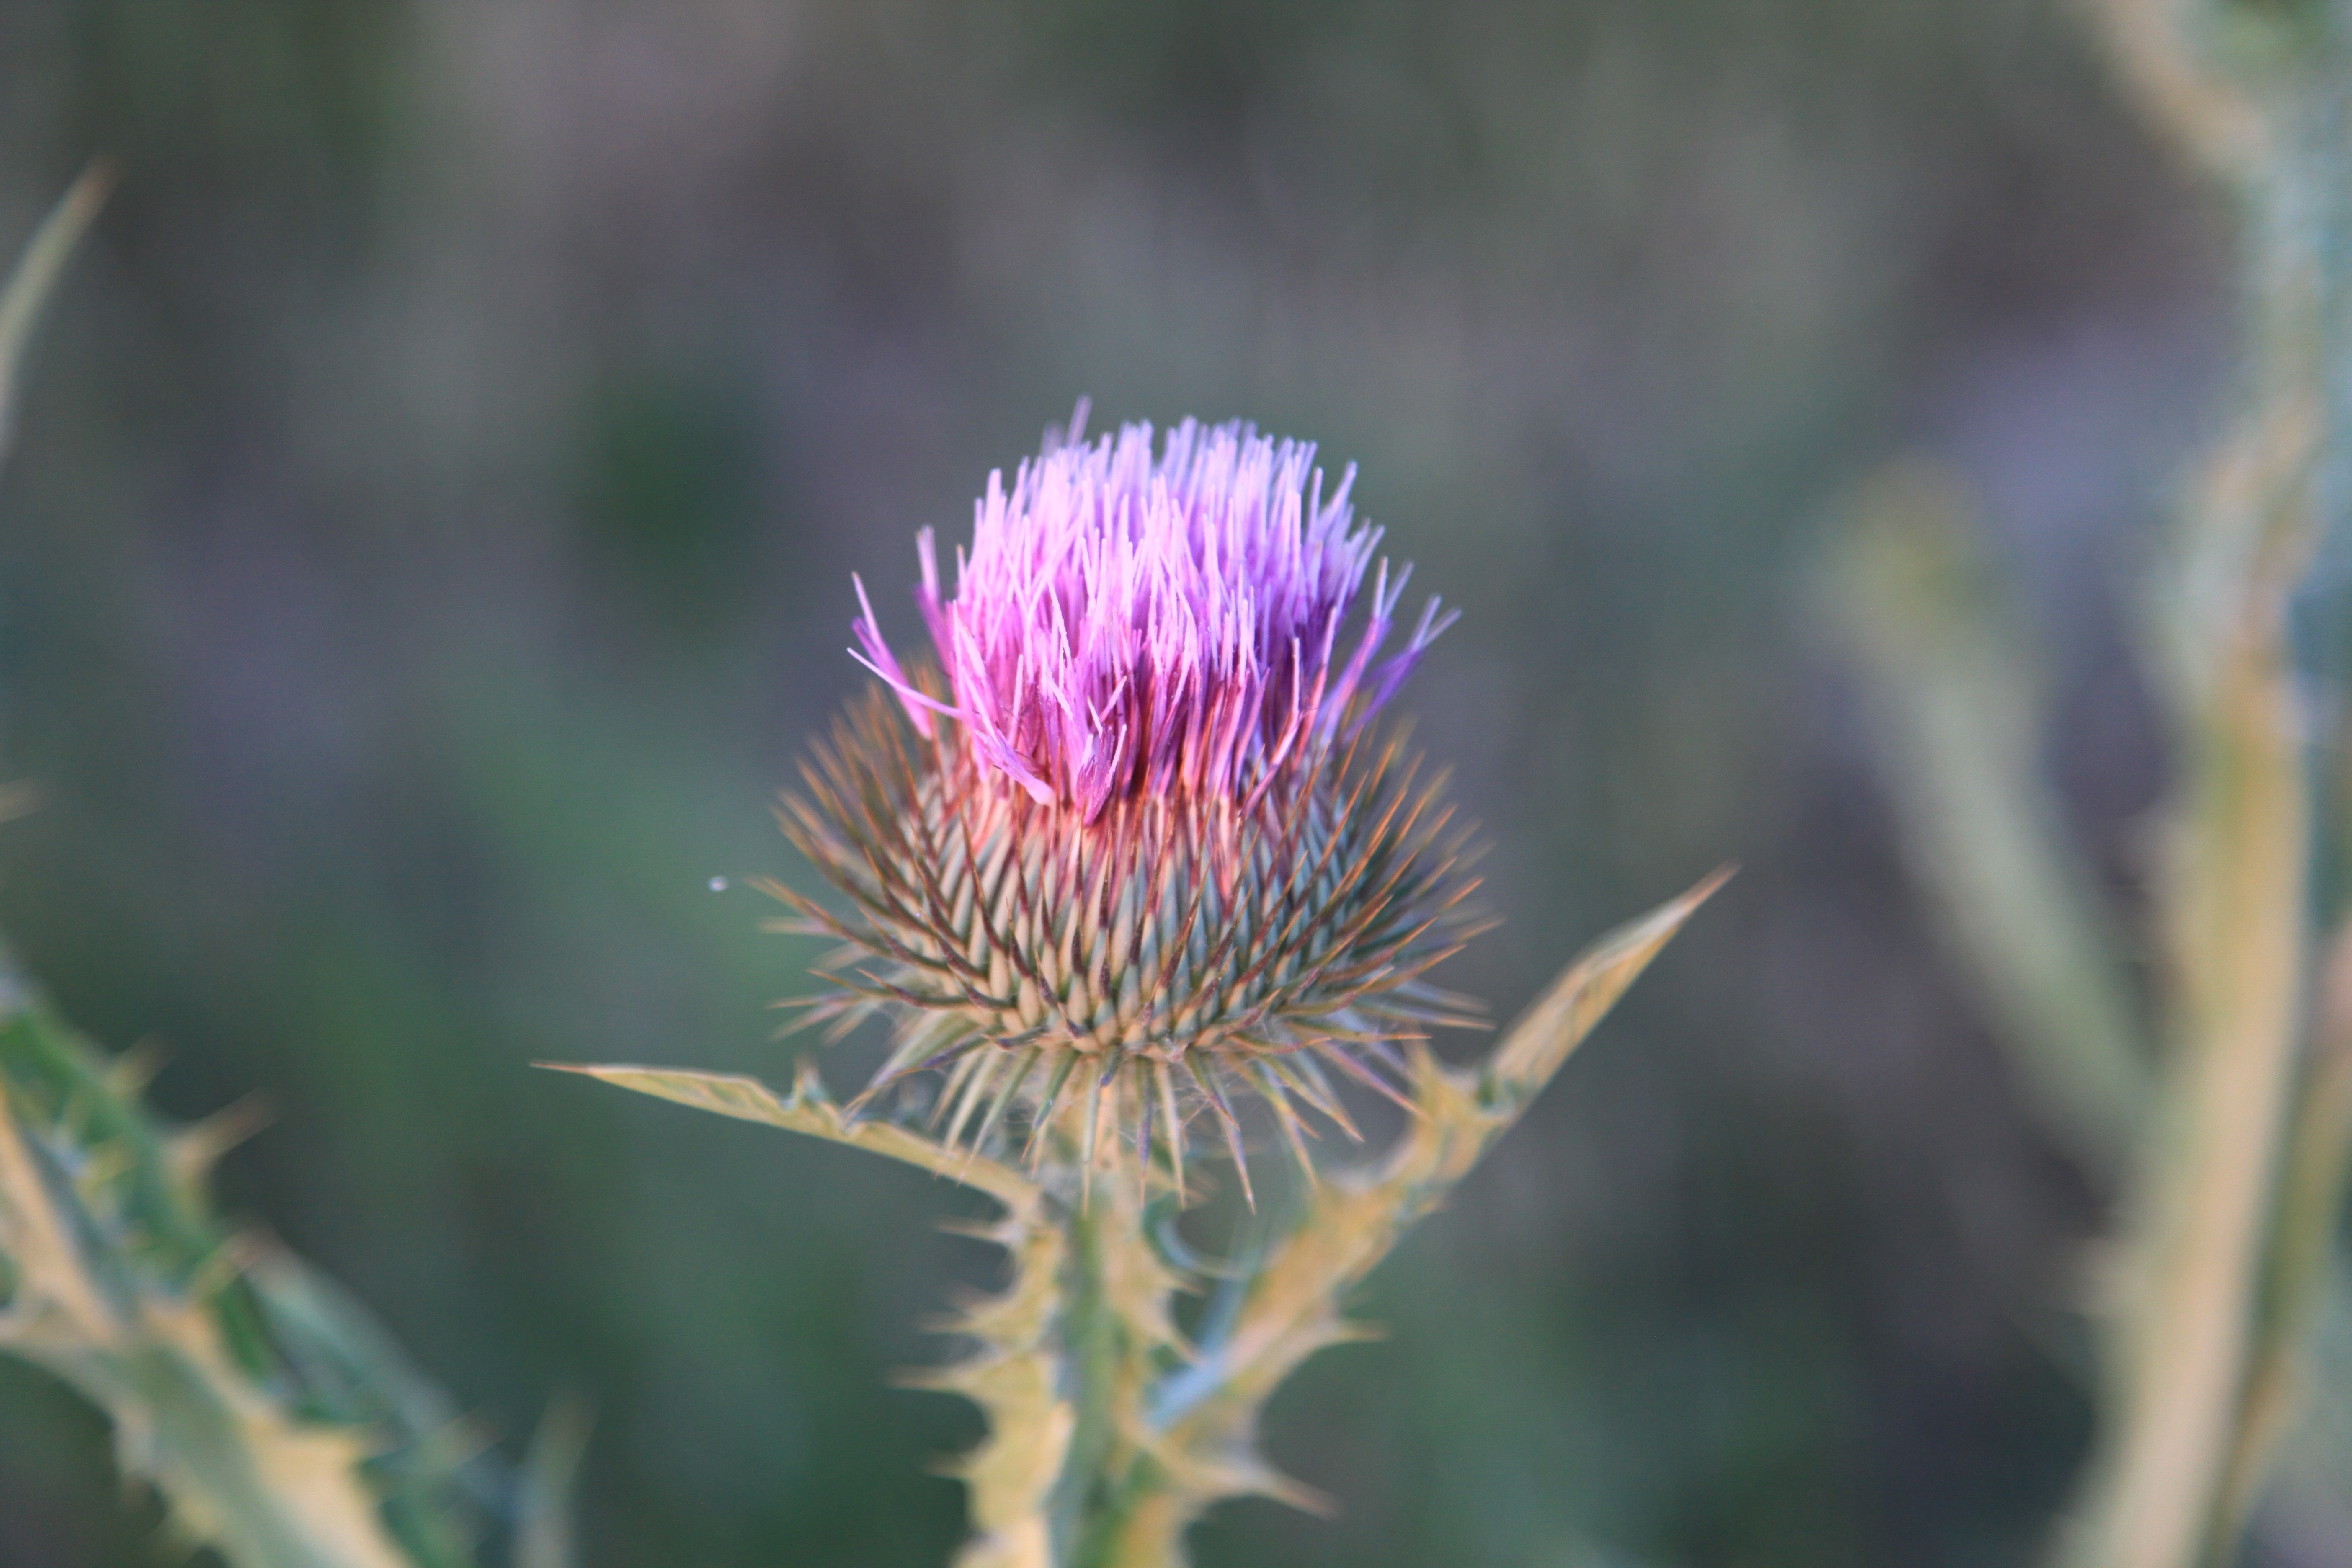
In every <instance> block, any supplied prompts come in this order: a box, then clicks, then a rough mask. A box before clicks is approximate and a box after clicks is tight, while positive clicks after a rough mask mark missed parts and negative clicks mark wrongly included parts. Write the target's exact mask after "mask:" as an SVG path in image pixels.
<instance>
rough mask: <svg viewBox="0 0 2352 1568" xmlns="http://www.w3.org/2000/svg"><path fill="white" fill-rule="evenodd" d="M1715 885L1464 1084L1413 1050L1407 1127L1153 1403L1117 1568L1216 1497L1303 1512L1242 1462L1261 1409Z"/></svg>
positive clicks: (1666, 917)
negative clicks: (1153, 1491) (1159, 1487)
mask: <svg viewBox="0 0 2352 1568" xmlns="http://www.w3.org/2000/svg"><path fill="white" fill-rule="evenodd" d="M1729 874H1730V872H1729V870H1728V868H1726V869H1725V870H1721V871H1717V873H1715V874H1714V875H1713V876H1711V877H1709V878H1707V879H1706V880H1705V881H1703V882H1701V883H1700V884H1699V885H1698V886H1696V887H1695V888H1693V889H1691V890H1690V891H1689V892H1687V893H1685V894H1684V895H1683V896H1682V897H1680V898H1678V899H1676V900H1673V901H1672V902H1670V903H1668V904H1666V905H1664V906H1663V907H1661V908H1660V909H1658V910H1654V911H1653V912H1652V913H1650V914H1648V915H1645V916H1643V918H1642V919H1640V920H1637V921H1633V922H1631V923H1630V924H1627V925H1624V926H1622V927H1620V928H1618V929H1617V930H1616V931H1612V932H1610V933H1609V934H1608V935H1606V936H1604V937H1602V938H1601V940H1600V941H1599V942H1595V943H1593V944H1592V946H1591V947H1590V948H1589V949H1587V950H1586V951H1585V952H1584V953H1583V954H1582V955H1581V956H1580V957H1579V958H1578V959H1577V960H1576V961H1575V962H1574V963H1570V965H1569V966H1568V968H1567V969H1566V970H1565V971H1564V972H1563V973H1561V975H1560V977H1559V979H1558V980H1557V981H1555V982H1554V983H1553V984H1552V985H1551V987H1550V989H1549V990H1548V991H1546V992H1545V994H1543V995H1542V996H1541V997H1540V998H1539V999H1538V1001H1537V1002H1536V1004H1535V1005H1533V1006H1532V1007H1530V1008H1528V1011H1527V1013H1526V1014H1525V1015H1524V1016H1522V1017H1521V1018H1520V1019H1519V1021H1518V1022H1517V1024H1516V1025H1514V1026H1512V1028H1511V1030H1510V1032H1509V1033H1508V1034H1507V1036H1506V1037H1504V1039H1503V1041H1502V1043H1501V1044H1500V1045H1499V1046H1497V1047H1496V1049H1495V1050H1494V1052H1493V1053H1492V1054H1491V1055H1490V1056H1489V1057H1488V1058H1487V1059H1486V1062H1485V1063H1483V1064H1482V1065H1481V1066H1480V1067H1479V1068H1476V1069H1475V1070H1473V1071H1468V1072H1465V1071H1458V1070H1456V1069H1454V1068H1448V1067H1446V1066H1444V1064H1443V1063H1441V1062H1440V1061H1438V1060H1437V1058H1436V1057H1435V1056H1434V1055H1433V1054H1432V1053H1431V1052H1430V1051H1429V1050H1428V1049H1427V1048H1426V1047H1417V1048H1416V1049H1415V1050H1414V1051H1413V1053H1412V1071H1413V1078H1412V1100H1413V1102H1414V1105H1415V1106H1416V1108H1417V1109H1418V1110H1419V1112H1420V1114H1419V1115H1417V1116H1416V1117H1414V1118H1413V1119H1412V1120H1411V1121H1408V1123H1407V1124H1406V1126H1405V1129H1404V1131H1403V1132H1402V1135H1401V1136H1400V1137H1399V1140H1398V1142H1397V1143H1396V1144H1395V1146H1394V1147H1393V1148H1392V1149H1391V1151H1390V1152H1389V1153H1388V1155H1387V1156H1386V1158H1385V1159H1383V1160H1382V1161H1381V1162H1380V1163H1378V1164H1377V1165H1375V1166H1373V1167H1371V1168H1370V1169H1366V1170H1360V1171H1352V1172H1340V1173H1337V1174H1335V1175H1333V1176H1332V1177H1330V1179H1328V1180H1327V1181H1324V1182H1322V1183H1320V1184H1318V1185H1317V1186H1316V1187H1315V1188H1313V1189H1312V1191H1311V1192H1310V1193H1309V1194H1308V1195H1307V1200H1306V1207H1305V1210H1304V1212H1303V1214H1302V1215H1301V1217H1300V1219H1299V1222H1298V1224H1297V1226H1296V1227H1295V1228H1294V1229H1293V1230H1292V1231H1291V1233H1290V1234H1289V1236H1288V1237H1286V1238H1285V1239H1284V1240H1283V1241H1281V1242H1280V1243H1278V1244H1276V1246H1275V1247H1273V1248H1272V1250H1271V1251H1270V1253H1269V1255H1268V1257H1267V1258H1266V1260H1265V1263H1264V1265H1263V1266H1262V1267H1261V1268H1259V1269H1258V1271H1257V1272H1256V1274H1255V1276H1254V1277H1253V1278H1252V1279H1251V1281H1250V1283H1249V1285H1248V1288H1247V1289H1246V1291H1245V1293H1244V1297H1243V1302H1242V1306H1241V1309H1240V1310H1239V1312H1238V1313H1237V1314H1236V1315H1235V1317H1234V1321H1233V1324H1232V1327H1231V1329H1230V1330H1229V1331H1227V1332H1225V1333H1224V1334H1223V1336H1222V1337H1220V1338H1218V1339H1216V1340H1215V1341H1214V1342H1211V1343H1206V1344H1203V1345H1202V1346H1201V1347H1200V1349H1199V1354H1198V1359H1197V1361H1196V1362H1194V1363H1193V1364H1192V1365H1189V1366H1184V1367H1181V1368H1179V1369H1177V1370H1175V1371H1173V1372H1171V1373H1170V1374H1168V1376H1167V1377H1166V1378H1165V1379H1163V1380H1162V1381H1161V1383H1160V1386H1159V1387H1158V1388H1157V1389H1156V1390H1154V1396H1153V1399H1152V1404H1151V1410H1150V1417H1151V1422H1152V1425H1153V1426H1154V1427H1155V1429H1156V1437H1155V1443H1154V1447H1153V1449H1152V1452H1153V1453H1154V1455H1155V1456H1156V1457H1157V1458H1159V1459H1160V1463H1161V1464H1162V1466H1163V1467H1164V1468H1165V1470H1166V1473H1167V1480H1166V1495H1165V1497H1164V1498H1162V1499H1160V1500H1158V1501H1156V1502H1154V1503H1153V1504H1152V1506H1150V1507H1148V1508H1139V1509H1138V1510H1135V1512H1134V1513H1133V1514H1132V1516H1131V1517H1130V1518H1129V1521H1128V1536H1127V1539H1126V1540H1125V1541H1124V1542H1123V1543H1122V1545H1121V1548H1120V1552H1121V1555H1120V1556H1118V1559H1117V1560H1118V1562H1120V1563H1134V1564H1138V1565H1141V1564H1152V1563H1170V1564H1173V1563H1181V1562H1182V1561H1183V1558H1182V1552H1181V1540H1182V1531H1183V1530H1184V1528H1185V1526H1186V1525H1188V1524H1189V1523H1190V1522H1191V1521H1192V1519H1193V1518H1195V1517H1196V1516H1197V1515H1198V1513H1199V1512H1200V1510H1202V1509H1203V1508H1205V1507H1207V1506H1208V1504H1209V1503H1211V1502H1213V1501H1214V1500H1217V1499H1218V1498H1221V1497H1229V1496H1234V1495H1238V1494H1241V1493H1244V1492H1254V1493H1259V1494H1262V1495H1267V1496H1272V1497H1276V1498H1279V1499H1284V1500H1292V1501H1301V1502H1304V1501H1307V1500H1308V1499H1307V1497H1306V1496H1304V1495H1302V1494H1303V1492H1304V1489H1300V1488H1298V1487H1297V1484H1296V1483H1294V1482H1290V1481H1288V1480H1287V1479H1286V1478H1283V1477H1281V1476H1279V1475H1278V1474H1276V1472H1275V1471H1274V1470H1273V1469H1272V1468H1271V1467H1269V1466H1267V1465H1266V1464H1265V1461H1264V1460H1262V1459H1261V1458H1258V1456H1257V1451H1256V1423H1257V1414H1258V1411H1259V1409H1260V1407H1261V1406H1262V1405H1264V1403H1265V1399H1266V1397H1267V1396H1268V1395H1269V1394H1272V1393H1273V1392H1274V1390H1275V1389H1276V1387H1278V1386H1279V1385H1280V1384H1281V1383H1282V1381H1283V1380H1284V1379H1285V1378H1286V1377H1288V1376H1289V1374H1290V1373H1291V1372H1292V1371H1293V1370H1294V1369H1296V1368H1297V1365H1298V1364H1299V1363H1301V1362H1303V1361H1305V1360H1306V1359H1307V1357H1308V1356H1310V1355H1312V1354H1314V1353H1315V1352H1317V1351H1318V1350H1321V1349H1324V1348H1325V1347H1327V1346H1329V1345H1334V1344H1339V1343H1343V1342H1347V1341H1349V1340H1351V1339H1358V1338H1361V1337H1363V1335H1364V1332H1365V1331H1364V1330H1363V1329H1362V1328H1361V1327H1360V1326H1359V1325H1356V1324H1353V1323H1350V1322H1349V1321H1347V1320H1346V1319H1345V1318H1344V1317H1342V1316H1341V1312H1340V1303H1341V1301H1342V1300H1343V1299H1344V1297H1345V1296H1346V1294H1347V1292H1348V1291H1349V1289H1350V1288H1352V1287H1353V1286H1354V1285H1355V1284H1357V1283H1358V1282H1359V1281H1360V1280H1361V1279H1363V1278H1364V1276H1366V1275H1367V1274H1369V1273H1370V1271H1371V1269H1372V1268H1373V1267H1374V1266H1375V1265H1377V1264H1378V1263H1379V1262H1380V1261H1381V1258H1385V1257H1386V1256H1387V1255H1388V1253H1389V1251H1390V1250H1391V1248H1392V1247H1394V1246H1395V1245H1396V1242H1397V1240H1398V1238H1399V1237H1401V1236H1402V1234H1403V1232H1404V1230H1405V1228H1406V1227H1407V1226H1410V1225H1412V1222H1413V1221H1415V1220H1417V1219H1419V1218H1420V1217H1422V1216H1423V1215H1426V1214H1427V1213H1429V1212H1430V1210H1431V1209H1433V1208H1434V1207H1435V1206H1437V1205H1438V1204H1439V1203H1441V1202H1442V1201H1443V1200H1444V1197H1445V1195H1446V1194H1448V1193H1449V1192H1451V1191H1452V1190H1453V1188H1454V1185H1455V1184H1457V1183H1458V1182H1460V1181H1461V1179H1462V1178H1463V1177H1464V1176H1465V1175H1467V1174H1468V1173H1469V1172H1470V1170H1471V1168H1472V1167H1473V1166H1474V1165H1475V1164H1476V1163H1477V1161H1478V1159H1479V1157H1480V1155H1482V1154H1483V1153H1485V1152H1486V1150H1487V1149H1488V1148H1489V1147H1490V1146H1492V1144H1493V1143H1494V1141H1495V1140H1496V1138H1498V1137H1499V1136H1501V1134H1502V1133H1503V1132H1504V1131H1506V1130H1507V1129H1508V1128H1509V1127H1510V1125H1511V1124H1512V1123H1513V1122H1514V1121H1517V1119H1518V1116H1519V1114H1520V1113H1521V1112H1522V1111H1523V1110H1525V1109H1526V1108H1527V1106H1528V1103H1529V1102H1530V1101H1532V1100H1533V1099H1534V1098H1535V1095H1536V1094H1537V1092H1538V1090H1540V1089H1542V1088H1543V1086H1544V1085H1545V1084H1546V1083H1547V1082H1549V1080H1550V1079H1551V1077H1552V1076H1553V1075H1554V1074H1555V1073H1557V1072H1558V1071H1559V1068H1560V1067H1561V1066H1562V1064H1564V1063H1565V1062H1566V1061H1567V1060H1568V1058H1569V1055H1570V1052H1571V1051H1573V1050H1574V1049H1575V1048H1576V1047H1577V1046H1578V1044H1579V1043H1580V1042H1581V1041H1582V1040H1583V1039H1584V1037H1586V1036H1587V1035H1588V1034H1590V1033H1591V1030H1592V1028H1593V1026H1595V1025H1597V1024H1598V1023H1599V1022H1600V1021H1601V1018H1602V1016H1605V1015H1606V1014H1607V1013H1608V1011H1609V1009H1610V1008H1611V1007H1612V1005H1615V1003H1616V1001H1617V999H1618V998H1619V997H1620V996H1622V995H1623V994H1624V992H1625V989H1626V987H1628V986H1629V985H1631V984H1633V981H1634V979H1635V978H1636V977H1637V976H1638V975H1639V974H1640V973H1642V971H1643V969H1644V968H1645V967H1647V966H1648V964H1649V963H1650V961H1651V960H1652V959H1653V958H1654V957H1656V956H1657V954H1658V952H1659V951H1660V950H1661V949H1662V948H1663V947H1664V945H1665V943H1666V942H1667V941H1668V940H1669V939H1670V938H1672V937H1673V936H1674V934H1675V932H1676V931H1679V930H1680V929H1681V928H1682V926H1683V924H1684V922H1685V921H1688V920H1689V919H1690V917H1691V915H1692V914H1693V913H1695V912H1696V910H1697V909H1698V907H1699V906H1700V905H1701V904H1702V903H1704V902H1705V901H1706V900H1707V899H1708V898H1709V897H1710V896H1711V895H1712V894H1713V893H1714V892H1715V890H1716V889H1717V888H1719V887H1720V886H1722V884H1723V881H1724V879H1726V878H1727V876H1728V875H1729Z"/></svg>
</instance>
